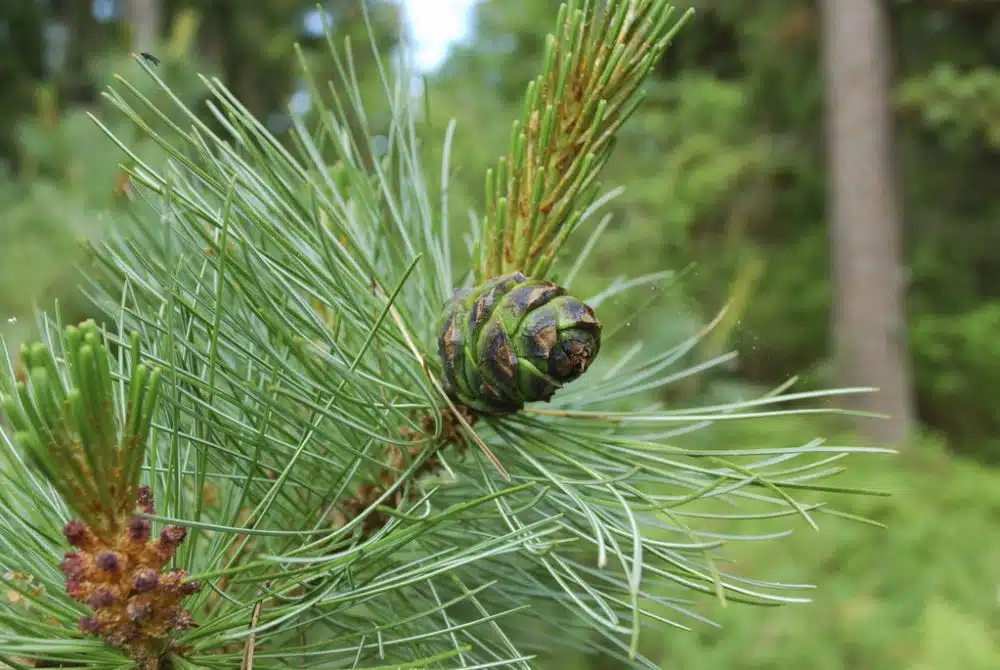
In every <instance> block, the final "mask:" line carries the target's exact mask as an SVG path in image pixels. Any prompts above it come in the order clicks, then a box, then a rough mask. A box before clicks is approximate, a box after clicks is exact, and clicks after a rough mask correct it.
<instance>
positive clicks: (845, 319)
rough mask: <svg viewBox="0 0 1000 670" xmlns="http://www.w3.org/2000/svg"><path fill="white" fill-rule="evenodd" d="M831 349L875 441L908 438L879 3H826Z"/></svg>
mask: <svg viewBox="0 0 1000 670" xmlns="http://www.w3.org/2000/svg"><path fill="white" fill-rule="evenodd" d="M821 4H822V8H823V37H824V62H825V76H826V98H827V115H828V116H827V161H828V171H827V174H828V183H829V189H830V190H829V201H828V202H829V205H828V211H829V221H830V231H831V235H830V240H831V251H832V263H831V266H832V269H833V284H834V299H833V301H834V302H833V315H832V317H833V324H832V331H833V340H834V341H833V345H834V355H835V361H836V364H837V370H838V373H839V376H840V381H841V383H843V384H845V385H851V386H855V385H858V386H876V387H878V388H879V392H878V393H873V394H865V395H859V396H854V400H853V402H854V406H855V407H857V408H858V409H865V410H871V411H876V412H881V413H885V414H889V415H890V416H891V418H890V419H889V420H885V419H860V420H859V424H858V425H859V428H861V429H862V430H863V431H864V432H865V433H866V434H867V435H868V436H869V437H870V438H872V439H873V440H876V441H879V442H883V443H890V442H896V441H898V440H901V439H903V438H904V437H905V436H906V435H907V433H908V432H909V430H910V428H911V427H912V425H913V422H914V414H915V412H914V406H913V391H912V387H911V376H910V362H909V355H908V351H907V345H906V328H905V280H904V268H903V262H902V258H901V256H902V253H901V237H902V234H901V227H902V226H901V221H900V214H899V205H898V201H897V195H896V190H895V188H894V181H895V176H894V169H893V160H892V155H893V153H892V138H891V134H892V119H891V114H890V107H889V88H890V74H889V72H890V63H889V61H890V58H891V55H890V54H891V52H890V49H889V39H890V37H889V32H888V26H887V21H886V10H885V7H884V6H883V4H882V2H881V0H823V2H822V3H821Z"/></svg>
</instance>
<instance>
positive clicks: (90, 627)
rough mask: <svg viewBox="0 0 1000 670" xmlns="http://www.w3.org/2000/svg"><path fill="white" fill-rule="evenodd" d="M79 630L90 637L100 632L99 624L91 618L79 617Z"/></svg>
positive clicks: (95, 618)
mask: <svg viewBox="0 0 1000 670" xmlns="http://www.w3.org/2000/svg"><path fill="white" fill-rule="evenodd" d="M80 630H81V631H82V632H84V633H88V634H90V635H97V634H98V633H100V632H101V622H100V621H98V620H97V617H93V616H85V617H80Z"/></svg>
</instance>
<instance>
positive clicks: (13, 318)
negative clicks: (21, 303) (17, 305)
mask: <svg viewBox="0 0 1000 670" xmlns="http://www.w3.org/2000/svg"><path fill="white" fill-rule="evenodd" d="M7 323H9V324H10V325H12V326H13V325H14V324H15V323H17V317H16V316H12V317H10V318H9V319H7Z"/></svg>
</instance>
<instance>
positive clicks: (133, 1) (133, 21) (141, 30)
mask: <svg viewBox="0 0 1000 670" xmlns="http://www.w3.org/2000/svg"><path fill="white" fill-rule="evenodd" d="M124 15H125V21H126V22H127V23H128V25H129V28H130V29H131V30H132V50H133V51H135V52H142V51H146V52H149V51H152V50H153V48H154V46H155V45H156V43H157V41H159V39H160V31H161V30H162V25H161V24H162V21H163V7H162V2H161V0H125V12H124Z"/></svg>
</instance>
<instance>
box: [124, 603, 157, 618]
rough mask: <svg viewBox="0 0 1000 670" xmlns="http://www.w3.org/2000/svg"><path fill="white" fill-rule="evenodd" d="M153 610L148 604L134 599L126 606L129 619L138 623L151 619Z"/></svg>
mask: <svg viewBox="0 0 1000 670" xmlns="http://www.w3.org/2000/svg"><path fill="white" fill-rule="evenodd" d="M150 611H151V608H150V606H149V603H148V602H145V601H142V600H137V599H135V598H132V599H131V600H129V601H128V604H127V605H126V606H125V614H126V616H128V618H129V619H131V620H132V621H134V622H136V623H138V622H140V621H145V620H146V619H147V618H149V613H150Z"/></svg>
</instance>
